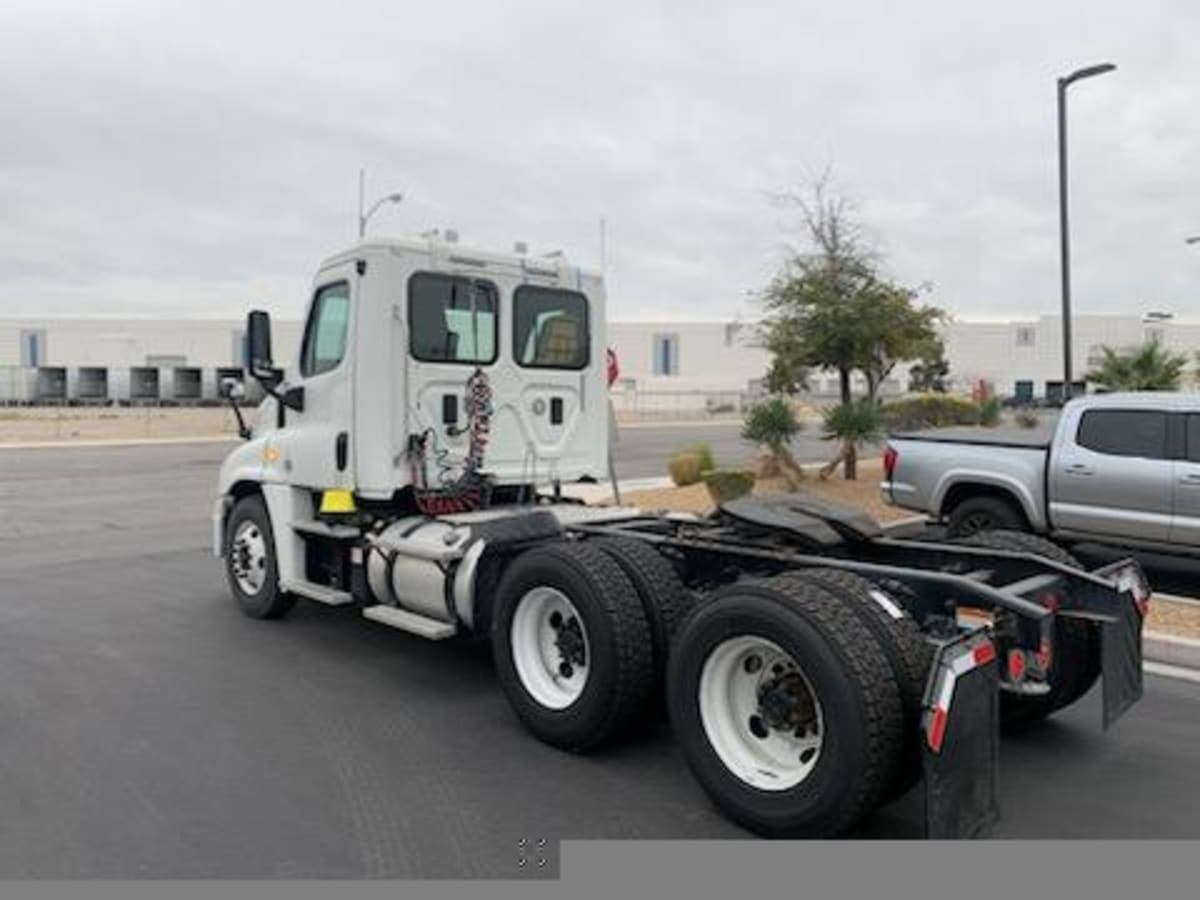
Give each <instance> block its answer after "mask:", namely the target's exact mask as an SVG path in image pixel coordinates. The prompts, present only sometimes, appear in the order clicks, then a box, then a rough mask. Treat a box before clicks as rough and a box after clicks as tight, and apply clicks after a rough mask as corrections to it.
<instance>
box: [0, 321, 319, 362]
mask: <svg viewBox="0 0 1200 900" xmlns="http://www.w3.org/2000/svg"><path fill="white" fill-rule="evenodd" d="M244 330H245V323H244V322H238V321H223V320H168V319H36V320H33V319H0V366H18V365H35V364H36V365H41V366H72V367H73V366H108V367H109V368H113V369H117V368H124V367H128V366H141V365H148V364H163V365H186V366H201V367H204V368H208V367H215V366H240V365H242V359H241V350H240V344H241V335H242V333H243V331H244ZM271 330H272V338H273V343H274V352H275V358H276V359H277V360H278V361H280V362H281V363H283V362H286V363H287V364H289V365H290V364H291V363H292V362H293V361H294V360H295V356H296V353H297V352H298V348H299V345H300V323H299V322H295V321H278V322H272V329H271ZM31 333H32V334H35V335H37V341H36V342H37V347H36V349H37V360H36V362H34V361H31V360H30V359H29V351H30V347H29V335H30V334H31ZM23 338H24V340H23Z"/></svg>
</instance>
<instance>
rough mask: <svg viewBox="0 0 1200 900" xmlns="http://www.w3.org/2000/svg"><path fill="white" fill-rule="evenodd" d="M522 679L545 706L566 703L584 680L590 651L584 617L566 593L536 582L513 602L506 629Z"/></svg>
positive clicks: (564, 705)
mask: <svg viewBox="0 0 1200 900" xmlns="http://www.w3.org/2000/svg"><path fill="white" fill-rule="evenodd" d="M509 639H510V643H511V645H512V655H513V664H514V666H515V667H516V670H517V676H518V677H519V678H520V679H521V684H522V685H523V686H524V688H525V690H526V691H527V692H528V694H529V696H531V697H532V698H533V699H534V700H536V701H537V702H538V703H539V704H541V705H542V706H545V707H547V708H549V709H566V708H567V707H568V706H570V705H571V704H572V703H574V702H575V701H576V700H578V699H579V695H580V694H582V693H583V689H584V687H585V686H586V685H587V678H588V672H589V670H590V667H591V662H592V654H591V647H590V646H589V645H588V636H587V629H586V628H584V625H583V619H582V618H581V617H580V615H579V611H578V610H577V609H575V607H574V605H573V604H572V603H571V601H570V600H568V599H567V596H566V594H564V593H563V592H562V591H559V590H557V589H555V588H552V587H546V586H540V587H535V588H533V589H532V590H530V591H528V592H527V593H526V594H525V596H523V597H522V598H521V599H520V600H519V601H518V602H517V608H516V611H515V612H514V613H513V620H512V627H511V629H510V631H509Z"/></svg>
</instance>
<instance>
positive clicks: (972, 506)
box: [946, 497, 1028, 538]
mask: <svg viewBox="0 0 1200 900" xmlns="http://www.w3.org/2000/svg"><path fill="white" fill-rule="evenodd" d="M1027 527H1028V526H1027V524H1026V522H1025V516H1024V515H1023V514H1022V513H1021V510H1019V509H1018V508H1017V507H1016V506H1015V505H1014V504H1013V503H1012V502H1011V501H1009V500H1005V499H1003V498H1000V497H968V498H967V499H966V500H964V501H962V502H961V503H959V504H958V505H957V506H955V507H954V508H953V509H952V510H950V515H949V518H948V521H947V523H946V534H947V536H949V537H951V538H963V537H969V536H970V535H973V534H979V533H981V532H986V531H1024V530H1026V528H1027Z"/></svg>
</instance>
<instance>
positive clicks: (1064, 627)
mask: <svg viewBox="0 0 1200 900" xmlns="http://www.w3.org/2000/svg"><path fill="white" fill-rule="evenodd" d="M958 543H962V544H969V545H971V546H976V547H989V548H991V549H994V550H1012V551H1017V552H1021V553H1035V554H1037V555H1038V556H1043V557H1045V558H1046V559H1051V560H1054V561H1055V562H1060V563H1063V564H1064V565H1068V566H1071V567H1072V568H1075V569H1082V568H1083V564H1082V563H1080V562H1079V560H1078V559H1076V558H1075V556H1074V555H1073V554H1071V553H1069V552H1067V551H1066V550H1064V549H1063V548H1062V547H1060V546H1058V544H1055V543H1054V542H1053V541H1050V540H1047V539H1046V538H1044V537H1041V536H1040V535H1036V534H1025V533H1024V532H1019V531H993V532H987V533H983V534H976V535H973V536H971V537H968V538H963V539H961V540H960V541H958ZM1100 668H1101V667H1100V636H1099V634H1098V633H1097V632H1096V630H1095V629H1094V628H1093V627H1092V626H1091V625H1089V624H1088V623H1087V622H1083V621H1080V620H1079V619H1068V618H1065V617H1062V616H1059V617H1057V618H1056V619H1055V620H1054V653H1053V656H1052V658H1051V660H1050V672H1049V674H1048V677H1047V682H1048V683H1049V685H1050V691H1049V693H1046V694H1039V695H1034V696H1026V695H1023V694H1014V693H1011V692H1010V691H1003V692H1002V693H1001V694H1000V722H1001V724H1002V725H1004V726H1005V727H1006V728H1010V729H1014V730H1016V729H1020V728H1023V727H1026V726H1029V725H1032V724H1033V723H1035V722H1040V721H1042V720H1043V719H1045V718H1046V717H1047V716H1049V715H1050V714H1051V713H1054V712H1057V711H1058V710H1060V709H1064V708H1066V707H1068V706H1070V705H1071V704H1072V703H1074V702H1075V701H1076V700H1078V699H1080V698H1081V697H1082V696H1083V695H1084V694H1086V693H1087V692H1088V691H1089V690H1091V689H1092V686H1093V685H1094V684H1095V683H1096V680H1097V679H1098V678H1099V677H1100Z"/></svg>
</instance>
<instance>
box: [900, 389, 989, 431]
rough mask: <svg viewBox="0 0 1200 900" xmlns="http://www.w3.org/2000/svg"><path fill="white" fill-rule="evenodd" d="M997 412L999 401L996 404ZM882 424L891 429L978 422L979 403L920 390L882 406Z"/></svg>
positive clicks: (936, 426)
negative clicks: (922, 392)
mask: <svg viewBox="0 0 1200 900" xmlns="http://www.w3.org/2000/svg"><path fill="white" fill-rule="evenodd" d="M996 412H997V414H998V413H999V405H998V404H997V410H996ZM882 418H883V427H884V428H886V429H888V430H889V431H915V430H918V429H921V428H944V427H946V426H947V425H978V424H979V419H980V409H979V405H978V404H977V403H973V402H972V401H970V400H967V399H964V398H962V397H954V396H951V395H949V394H918V395H916V396H914V397H905V398H903V399H901V400H893V401H891V402H890V403H885V404H884V406H883V416H882Z"/></svg>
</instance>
